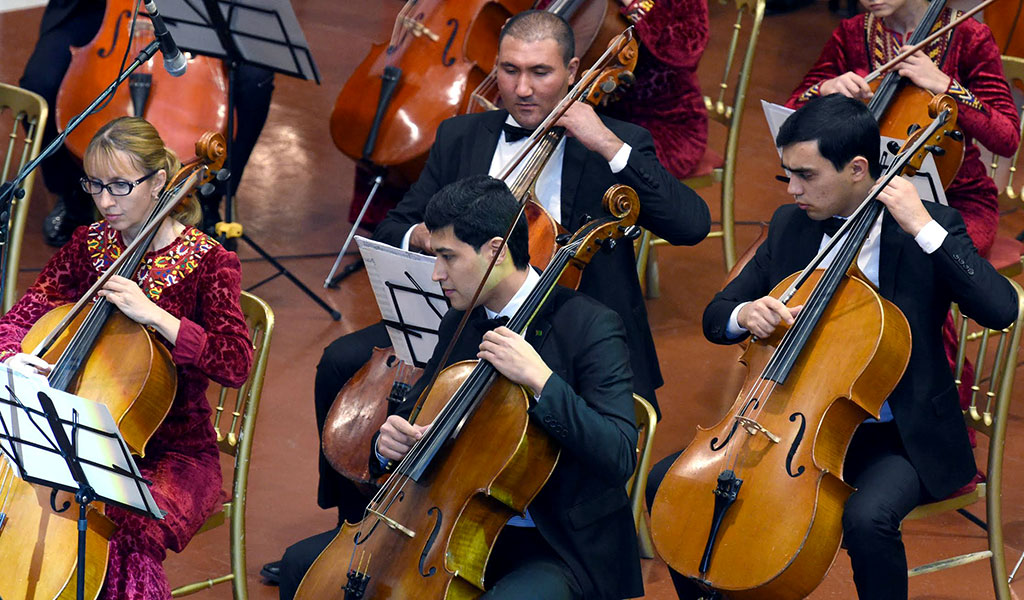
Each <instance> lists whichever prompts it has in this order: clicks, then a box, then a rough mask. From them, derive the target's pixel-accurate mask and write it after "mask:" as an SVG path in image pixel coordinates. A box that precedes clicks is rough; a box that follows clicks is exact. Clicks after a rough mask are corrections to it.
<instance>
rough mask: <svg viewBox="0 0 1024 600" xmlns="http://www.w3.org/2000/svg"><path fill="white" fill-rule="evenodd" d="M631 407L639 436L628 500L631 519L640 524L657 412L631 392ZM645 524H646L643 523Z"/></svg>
mask: <svg viewBox="0 0 1024 600" xmlns="http://www.w3.org/2000/svg"><path fill="white" fill-rule="evenodd" d="M633 408H634V410H635V411H636V427H637V431H638V432H639V436H638V437H637V441H636V471H634V473H633V478H632V479H631V480H630V482H629V501H630V507H631V508H632V510H633V521H634V523H635V524H636V525H637V527H638V528H639V527H640V526H641V524H643V523H642V521H641V519H642V518H643V510H644V489H645V488H646V487H647V473H648V472H649V471H650V470H651V450H652V449H653V448H654V430H655V429H657V427H658V414H657V413H656V412H654V407H653V406H652V405H651V403H650V402H648V401H647V400H645V399H644V398H642V397H640V396H638V395H636V394H633ZM644 526H646V524H644Z"/></svg>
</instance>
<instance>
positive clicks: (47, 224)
mask: <svg viewBox="0 0 1024 600" xmlns="http://www.w3.org/2000/svg"><path fill="white" fill-rule="evenodd" d="M85 224H86V223H82V222H79V221H78V220H76V219H73V218H71V216H70V215H68V210H67V207H66V206H65V204H64V199H63V198H57V204H55V205H54V207H53V210H51V211H50V214H48V215H46V218H45V219H43V241H45V242H46V244H47V245H49V246H53V247H55V248H60V247H61V246H63V245H64V244H66V243H68V241H69V240H71V234H72V233H74V232H75V229H76V228H77V227H78V226H79V225H85Z"/></svg>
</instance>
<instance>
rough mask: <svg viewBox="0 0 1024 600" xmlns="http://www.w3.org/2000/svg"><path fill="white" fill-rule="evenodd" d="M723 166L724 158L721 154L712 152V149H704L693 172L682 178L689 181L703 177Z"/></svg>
mask: <svg viewBox="0 0 1024 600" xmlns="http://www.w3.org/2000/svg"><path fill="white" fill-rule="evenodd" d="M723 166H725V158H723V157H722V155H721V154H719V153H717V152H715V151H714V149H712V148H706V149H705V150H704V156H701V157H700V160H699V161H698V162H697V164H696V165H695V166H694V167H693V171H691V172H690V174H689V175H687V176H686V177H683V179H689V178H691V177H705V176H707V175H710V174H711V172H712V171H714V170H715V169H718V168H721V167H723Z"/></svg>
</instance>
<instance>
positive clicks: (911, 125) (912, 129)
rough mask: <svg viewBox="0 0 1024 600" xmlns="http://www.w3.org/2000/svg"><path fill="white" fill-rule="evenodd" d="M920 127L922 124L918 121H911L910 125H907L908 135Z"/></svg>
mask: <svg viewBox="0 0 1024 600" xmlns="http://www.w3.org/2000/svg"><path fill="white" fill-rule="evenodd" d="M920 128H921V126H920V125H918V124H917V123H911V124H910V126H909V127H907V135H914V132H915V131H917V130H918V129H920Z"/></svg>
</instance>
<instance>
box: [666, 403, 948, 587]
mask: <svg viewBox="0 0 1024 600" xmlns="http://www.w3.org/2000/svg"><path fill="white" fill-rule="evenodd" d="M679 454H680V453H679V452H677V453H675V454H673V455H671V456H668V457H666V458H664V459H662V460H661V461H659V462H658V463H657V464H656V465H654V467H653V468H652V469H651V473H650V475H649V476H648V479H647V490H646V495H647V505H648V507H650V506H651V504H653V502H654V496H655V494H656V493H657V491H658V486H660V485H661V482H662V480H663V479H664V478H665V474H666V473H667V472H668V469H669V468H670V467H671V466H672V463H673V462H675V459H676V458H677V457H678V456H679ZM843 469H844V475H845V477H846V481H847V483H849V484H850V485H852V486H854V487H855V488H857V489H856V491H855V492H854V493H853V494H852V495H851V496H850V498H849V500H847V502H846V507H845V508H844V510H843V545H844V546H845V547H846V551H847V553H848V554H849V556H850V563H851V565H852V566H853V581H854V584H855V585H856V587H857V595H858V597H860V598H861V599H862V600H889V599H892V600H905V599H906V597H907V555H906V550H905V549H904V546H903V538H902V537H901V535H900V523H901V522H902V521H903V518H904V517H906V516H907V515H908V514H909V513H910V511H911V510H913V509H914V507H915V506H917V505H918V504H921V503H923V502H930V501H932V500H933V498H931V497H929V496H928V494H927V492H926V491H925V490H924V486H923V484H922V483H921V480H920V478H919V477H918V475H917V471H916V470H915V469H914V466H913V465H912V464H911V463H910V459H909V458H908V457H907V453H906V450H904V448H903V444H902V442H901V441H900V437H899V432H897V430H896V425H895V423H892V422H889V423H865V424H863V425H861V426H860V428H859V429H857V433H856V434H854V436H853V440H852V441H851V442H850V449H849V450H848V451H847V454H846V463H845V465H844V467H843ZM741 493H742V492H741ZM669 573H670V574H671V576H672V583H673V584H674V585H675V588H676V593H677V595H678V596H679V598H680V600H695V599H697V598H701V597H702V591H701V589H700V588H699V587H698V586H697V584H695V583H694V582H693V581H692V580H690V579H688V578H687V577H683V576H682V575H680V574H679V573H676V572H675V571H673V570H672V569H669Z"/></svg>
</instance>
